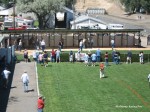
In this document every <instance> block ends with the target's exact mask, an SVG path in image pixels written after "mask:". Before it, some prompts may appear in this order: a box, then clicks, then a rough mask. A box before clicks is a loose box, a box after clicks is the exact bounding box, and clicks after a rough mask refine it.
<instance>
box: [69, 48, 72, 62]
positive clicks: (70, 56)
mask: <svg viewBox="0 0 150 112" xmlns="http://www.w3.org/2000/svg"><path fill="white" fill-rule="evenodd" d="M69 61H70V62H71V63H72V62H73V51H72V50H71V51H70V53H69Z"/></svg>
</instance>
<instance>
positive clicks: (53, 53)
mask: <svg viewBox="0 0 150 112" xmlns="http://www.w3.org/2000/svg"><path fill="white" fill-rule="evenodd" d="M55 54H56V53H55V51H54V49H52V51H51V62H55V58H56V55H55Z"/></svg>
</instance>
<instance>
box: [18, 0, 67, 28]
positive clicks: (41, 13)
mask: <svg viewBox="0 0 150 112" xmlns="http://www.w3.org/2000/svg"><path fill="white" fill-rule="evenodd" d="M65 2H66V1H65V0H17V9H18V11H20V12H23V13H34V14H35V15H36V17H37V19H38V21H39V28H40V29H44V28H46V24H47V22H48V20H49V19H50V15H53V14H55V13H56V12H58V11H61V10H62V7H63V6H64V5H65Z"/></svg>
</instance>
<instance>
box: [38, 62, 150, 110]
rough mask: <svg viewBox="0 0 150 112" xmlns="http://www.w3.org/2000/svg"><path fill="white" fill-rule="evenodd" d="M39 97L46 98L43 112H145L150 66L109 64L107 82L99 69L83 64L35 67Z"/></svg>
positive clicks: (149, 101)
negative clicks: (100, 76)
mask: <svg viewBox="0 0 150 112" xmlns="http://www.w3.org/2000/svg"><path fill="white" fill-rule="evenodd" d="M37 67H38V75H39V88H40V93H41V94H43V95H44V96H45V97H46V100H45V111H44V112H148V111H149V110H150V95H149V93H150V88H149V87H148V81H147V75H148V73H149V72H150V70H149V64H144V65H140V64H139V63H133V64H129V65H127V64H121V65H114V64H110V66H109V67H106V68H105V75H106V76H107V78H103V79H100V78H99V66H96V67H87V66H84V64H83V63H74V64H72V63H58V64H57V63H49V66H48V67H47V68H45V67H44V66H41V65H38V66H37Z"/></svg>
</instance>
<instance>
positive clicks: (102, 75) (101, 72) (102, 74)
mask: <svg viewBox="0 0 150 112" xmlns="http://www.w3.org/2000/svg"><path fill="white" fill-rule="evenodd" d="M99 67H100V78H103V77H104V63H100V65H99Z"/></svg>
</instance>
